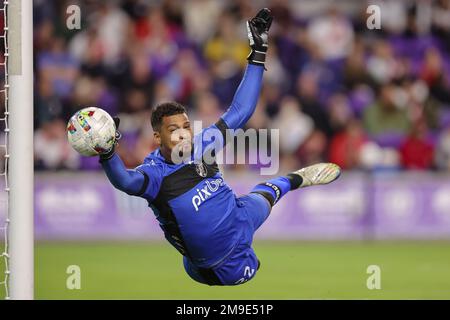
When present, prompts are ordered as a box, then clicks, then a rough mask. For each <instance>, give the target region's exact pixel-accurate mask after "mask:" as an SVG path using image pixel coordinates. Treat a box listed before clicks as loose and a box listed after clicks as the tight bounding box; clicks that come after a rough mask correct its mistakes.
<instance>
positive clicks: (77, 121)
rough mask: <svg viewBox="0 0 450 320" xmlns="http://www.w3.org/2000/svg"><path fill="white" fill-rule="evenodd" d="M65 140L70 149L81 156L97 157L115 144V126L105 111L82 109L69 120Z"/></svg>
mask: <svg viewBox="0 0 450 320" xmlns="http://www.w3.org/2000/svg"><path fill="white" fill-rule="evenodd" d="M67 138H68V139H69V143H70V145H71V146H72V148H74V149H75V150H76V151H78V152H79V153H80V154H82V155H83V156H88V157H93V156H98V155H100V154H102V153H106V152H108V151H109V150H110V149H111V148H112V147H113V145H114V143H115V142H116V125H115V123H114V120H113V119H112V117H111V116H110V115H109V114H108V112H106V111H105V110H103V109H100V108H96V107H88V108H84V109H81V110H80V111H78V112H76V113H75V114H74V115H73V116H72V117H71V118H70V120H69V122H68V124H67Z"/></svg>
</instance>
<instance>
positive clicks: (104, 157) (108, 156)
mask: <svg viewBox="0 0 450 320" xmlns="http://www.w3.org/2000/svg"><path fill="white" fill-rule="evenodd" d="M113 120H114V124H115V125H116V139H115V140H114V144H113V146H112V147H111V149H109V150H108V151H107V152H105V153H102V154H100V162H103V161H106V160H109V159H111V158H112V157H113V155H114V153H115V152H116V151H115V149H116V144H117V141H118V140H120V138H122V134H121V133H120V131H119V124H120V119H119V118H118V117H113Z"/></svg>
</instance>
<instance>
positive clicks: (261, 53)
mask: <svg viewBox="0 0 450 320" xmlns="http://www.w3.org/2000/svg"><path fill="white" fill-rule="evenodd" d="M272 19H273V17H272V14H271V12H270V10H269V9H267V8H264V9H261V10H260V11H259V12H258V14H257V15H256V16H255V17H254V18H252V19H251V20H249V21H247V35H248V40H249V42H250V47H251V48H252V51H251V52H250V54H249V55H248V57H247V60H248V62H249V63H251V64H256V65H262V66H264V62H265V61H266V53H267V48H268V43H269V37H268V32H269V29H270V25H271V24H272Z"/></svg>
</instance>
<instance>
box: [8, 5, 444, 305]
mask: <svg viewBox="0 0 450 320" xmlns="http://www.w3.org/2000/svg"><path fill="white" fill-rule="evenodd" d="M73 4H76V5H79V6H80V8H81V19H82V20H81V29H80V30H69V29H68V28H67V27H66V19H67V17H68V14H67V13H66V8H67V7H68V6H69V5H73ZM369 4H377V5H379V6H380V8H381V27H382V28H381V29H380V30H369V29H368V28H367V26H366V20H367V18H368V16H369V14H368V13H367V12H366V9H367V6H368V5H369ZM263 6H269V7H270V8H272V10H273V13H274V15H275V20H274V25H273V29H272V30H271V34H270V41H271V43H270V49H269V58H268V62H267V64H266V66H267V69H268V70H267V72H266V73H265V76H264V86H263V89H262V93H261V97H260V100H259V103H258V109H257V111H256V112H255V114H254V116H253V117H252V119H251V120H250V121H249V123H248V127H249V128H256V129H259V128H277V129H280V143H279V149H280V161H281V166H280V174H281V173H285V172H288V171H290V170H293V169H297V168H299V167H301V166H305V165H308V164H312V163H315V162H319V161H332V162H335V163H337V164H339V165H340V166H341V167H342V168H344V169H345V172H344V174H343V176H342V178H341V179H340V181H338V182H337V183H335V184H333V185H330V186H327V187H320V188H312V189H310V190H304V191H299V192H297V193H292V194H289V195H288V196H287V197H286V199H285V200H283V201H282V202H280V204H279V205H277V207H276V208H275V210H274V211H273V214H272V216H271V217H270V218H269V220H268V222H267V223H266V225H264V226H263V227H262V229H261V231H260V232H259V234H258V235H257V240H256V244H255V248H256V251H257V253H258V255H259V257H260V259H261V261H262V268H261V269H260V271H259V273H258V275H257V277H256V278H255V280H253V281H251V282H250V283H248V284H245V285H243V286H240V287H236V288H209V287H205V286H201V285H199V284H196V283H194V282H193V281H191V280H190V279H189V278H188V276H187V275H186V274H185V273H184V270H183V268H182V263H181V257H180V256H179V255H178V253H177V252H176V251H175V250H173V249H172V248H171V247H170V246H169V245H168V244H166V243H165V242H163V241H162V234H161V232H160V231H159V228H158V226H157V225H156V222H155V220H154V218H153V214H152V212H151V210H150V209H149V208H148V207H147V205H146V203H145V202H144V201H141V200H139V199H134V198H130V197H128V196H126V195H125V194H121V193H119V192H118V191H115V190H114V189H113V188H112V186H111V185H110V184H109V183H108V181H107V179H106V177H105V175H104V174H103V173H102V172H101V171H100V167H99V165H98V163H97V159H96V158H83V157H80V156H79V155H78V154H77V153H76V152H75V151H73V150H71V148H70V146H69V145H68V143H67V140H66V131H65V125H66V121H67V120H68V118H69V117H70V116H71V115H72V114H73V113H74V112H75V111H77V110H78V109H80V108H81V107H84V106H99V107H102V108H104V109H105V110H107V111H108V112H110V113H111V114H113V115H119V117H120V118H121V120H122V122H121V131H122V133H123V138H122V140H121V141H120V144H119V147H118V152H119V154H120V156H121V157H122V159H123V160H124V162H125V163H126V165H127V166H129V167H134V166H137V165H138V164H139V163H140V162H141V161H142V159H143V158H144V157H145V156H146V155H147V153H149V152H150V151H151V150H153V149H154V148H155V144H154V142H153V140H152V132H151V128H150V121H149V119H150V111H151V107H152V106H153V105H155V104H156V103H158V102H160V101H163V100H177V101H180V102H182V103H184V104H185V105H186V106H187V107H188V110H189V112H190V114H191V117H192V118H193V119H201V120H203V123H204V126H206V125H209V124H211V123H213V122H215V120H216V119H217V118H218V117H219V116H220V114H221V113H222V112H223V111H224V110H225V109H226V108H227V106H228V104H229V103H230V101H231V99H232V97H233V93H234V91H235V89H236V87H237V85H238V84H239V81H240V78H241V76H242V72H243V70H244V67H245V65H246V55H247V53H248V44H247V40H246V28H245V20H246V19H247V18H248V17H250V16H252V15H253V14H254V13H255V12H256V11H257V9H259V8H260V7H263ZM34 28H35V29H34V68H35V91H34V94H35V103H34V110H35V117H34V119H35V146H34V155H35V170H36V174H35V232H36V240H37V241H36V257H35V274H36V285H35V287H36V298H38V299H46V298H50V299H53V298H68V299H83V298H100V299H102V298H154V299H158V298H166V299H189V298H194V299H195V298H203V299H208V298H235V299H236V298H238V299H239V298H247V299H253V298H266V299H281V298H288V299H296V298H389V299H390V298H438V299H442V298H446V299H449V298H450V274H449V273H450V241H449V240H450V196H449V195H450V184H449V181H450V174H449V171H450V90H449V88H450V82H449V80H450V78H449V76H450V46H449V43H450V1H448V0H440V1H432V0H428V1H426V0H425V1H401V0H398V1H396V0H385V1H367V2H366V1H358V0H341V1H325V0H317V1H293V0H291V1H288V0H270V1H269V0H268V1H265V0H259V1H250V0H230V1H213V0H189V1H181V0H179V1H177V0H164V1H162V0H161V1H140V0H128V1H126V0H123V1H87V0H86V1H75V0H73V1H48V0H34ZM1 78H3V77H1ZM0 98H2V97H0ZM0 105H3V103H1V104H0ZM30 152H31V151H30ZM248 152H249V153H250V154H252V153H256V152H257V150H252V149H250V150H249V151H248ZM259 168H260V164H254V165H246V166H243V165H226V166H224V167H223V171H224V175H225V178H226V179H227V181H228V183H229V184H230V185H231V186H233V188H234V189H235V191H236V193H237V194H244V193H247V192H248V191H249V190H250V188H251V187H252V186H253V185H254V184H256V183H258V182H260V181H262V180H265V179H266V178H265V177H261V176H260V175H259ZM2 196H5V195H2ZM1 214H4V212H1ZM1 214H0V215H1ZM0 219H1V217H0ZM69 265H79V266H80V268H81V272H82V289H81V290H68V289H67V288H66V278H67V276H68V275H67V274H66V268H67V267H68V266H69ZM369 265H379V266H380V268H381V272H382V278H381V279H382V289H381V290H368V289H367V287H366V279H367V277H368V276H369V275H368V274H367V273H366V268H367V267H368V266H369ZM3 267H4V265H3V264H2V263H0V270H1V268H3ZM2 294H3V292H1V293H0V297H2Z"/></svg>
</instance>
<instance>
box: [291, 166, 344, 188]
mask: <svg viewBox="0 0 450 320" xmlns="http://www.w3.org/2000/svg"><path fill="white" fill-rule="evenodd" d="M292 173H293V174H298V175H299V176H300V177H302V180H303V182H302V184H301V185H300V188H304V187H309V186H316V185H321V184H328V183H331V182H333V181H334V180H336V179H337V178H339V176H340V175H341V168H340V167H339V166H338V165H336V164H334V163H317V164H314V165H312V166H309V167H306V168H303V169H300V170H298V171H294V172H292Z"/></svg>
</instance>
